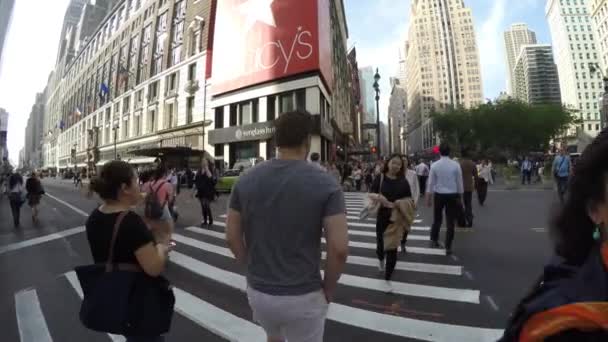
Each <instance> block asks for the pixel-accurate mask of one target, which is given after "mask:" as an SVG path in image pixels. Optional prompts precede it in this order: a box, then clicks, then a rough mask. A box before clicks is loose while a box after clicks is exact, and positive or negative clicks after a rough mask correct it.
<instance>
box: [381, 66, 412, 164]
mask: <svg viewBox="0 0 608 342" xmlns="http://www.w3.org/2000/svg"><path fill="white" fill-rule="evenodd" d="M390 84H391V97H390V99H389V105H388V132H389V133H388V135H389V141H388V146H389V150H387V151H386V152H387V153H406V151H407V149H406V148H405V145H406V144H405V140H404V139H403V136H404V133H405V130H406V123H407V95H406V92H405V88H404V85H402V84H401V81H400V80H399V78H391V79H390Z"/></svg>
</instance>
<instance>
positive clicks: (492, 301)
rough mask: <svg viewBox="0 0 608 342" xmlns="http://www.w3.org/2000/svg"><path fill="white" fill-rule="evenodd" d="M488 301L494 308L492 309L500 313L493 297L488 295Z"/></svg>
mask: <svg viewBox="0 0 608 342" xmlns="http://www.w3.org/2000/svg"><path fill="white" fill-rule="evenodd" d="M486 300H487V301H488V303H490V306H491V307H492V309H494V311H499V308H498V305H496V302H495V301H494V299H493V298H492V296H490V295H486Z"/></svg>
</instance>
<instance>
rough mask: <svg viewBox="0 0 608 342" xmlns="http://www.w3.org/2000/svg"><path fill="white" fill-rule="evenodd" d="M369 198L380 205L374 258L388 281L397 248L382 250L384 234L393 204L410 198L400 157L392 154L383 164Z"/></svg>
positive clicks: (395, 262)
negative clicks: (376, 258)
mask: <svg viewBox="0 0 608 342" xmlns="http://www.w3.org/2000/svg"><path fill="white" fill-rule="evenodd" d="M369 196H370V199H371V200H372V201H378V202H380V205H381V207H380V209H379V210H378V215H377V218H376V256H377V257H378V265H379V266H378V269H379V270H380V271H385V275H384V278H385V280H387V281H388V280H390V279H391V276H392V274H393V271H394V270H395V266H396V265H397V248H396V247H395V249H394V250H387V251H385V250H384V232H385V231H386V228H387V227H388V225H389V224H390V218H391V214H392V209H393V207H394V204H395V202H396V201H397V200H401V199H405V198H409V197H411V196H412V191H411V189H410V184H409V182H408V181H407V179H406V178H405V163H404V162H403V159H402V158H401V156H400V155H398V154H394V155H392V156H391V157H390V158H389V159H388V160H387V161H386V162H385V163H384V167H383V169H382V170H381V173H380V175H379V176H378V177H376V179H375V180H374V184H372V188H371V191H370V194H369ZM385 257H386V267H385V264H384V263H385Z"/></svg>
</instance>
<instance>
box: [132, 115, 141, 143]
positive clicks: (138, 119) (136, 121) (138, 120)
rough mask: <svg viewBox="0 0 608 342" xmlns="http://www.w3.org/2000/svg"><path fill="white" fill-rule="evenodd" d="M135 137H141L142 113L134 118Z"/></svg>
mask: <svg viewBox="0 0 608 342" xmlns="http://www.w3.org/2000/svg"><path fill="white" fill-rule="evenodd" d="M133 135H134V136H136V137H138V136H140V135H141V112H137V113H135V115H134V116H133Z"/></svg>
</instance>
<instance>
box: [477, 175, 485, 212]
mask: <svg viewBox="0 0 608 342" xmlns="http://www.w3.org/2000/svg"><path fill="white" fill-rule="evenodd" d="M487 196H488V182H486V181H485V180H484V179H483V178H479V179H478V180H477V199H478V200H479V205H481V206H483V204H484V203H485V201H486V197H487Z"/></svg>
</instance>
